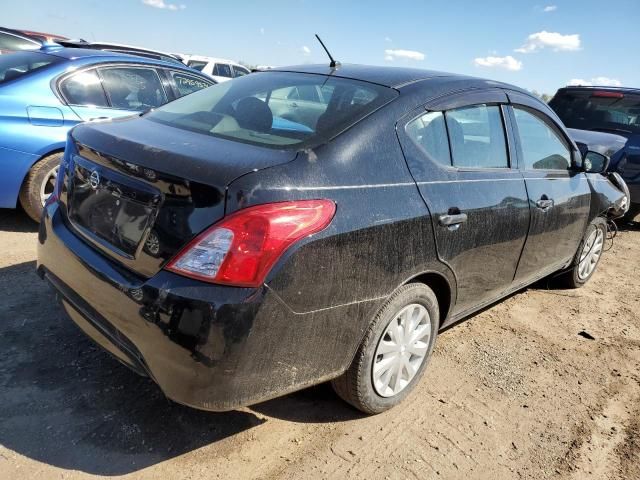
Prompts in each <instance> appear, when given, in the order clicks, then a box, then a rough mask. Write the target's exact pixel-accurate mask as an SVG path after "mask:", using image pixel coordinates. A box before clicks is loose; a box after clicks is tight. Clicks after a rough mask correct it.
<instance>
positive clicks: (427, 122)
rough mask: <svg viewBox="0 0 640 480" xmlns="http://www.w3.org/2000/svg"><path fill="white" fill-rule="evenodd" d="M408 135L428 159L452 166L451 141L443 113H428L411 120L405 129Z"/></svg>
mask: <svg viewBox="0 0 640 480" xmlns="http://www.w3.org/2000/svg"><path fill="white" fill-rule="evenodd" d="M405 130H406V132H407V135H408V136H409V138H410V139H411V140H413V142H414V143H415V144H416V145H418V147H420V148H421V149H422V150H423V151H424V153H426V155H427V157H429V158H430V159H431V160H432V161H434V162H437V163H440V164H442V165H446V166H451V153H450V151H449V139H448V138H447V127H446V126H445V121H444V115H443V114H442V112H427V113H425V114H424V115H421V116H420V117H418V118H416V119H414V120H411V121H410V122H409V123H408V124H407V126H406V127H405Z"/></svg>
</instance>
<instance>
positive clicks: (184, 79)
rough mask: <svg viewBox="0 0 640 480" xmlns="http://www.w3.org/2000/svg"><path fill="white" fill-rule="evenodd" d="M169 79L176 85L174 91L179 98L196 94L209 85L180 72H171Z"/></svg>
mask: <svg viewBox="0 0 640 480" xmlns="http://www.w3.org/2000/svg"><path fill="white" fill-rule="evenodd" d="M171 77H172V78H173V81H174V82H175V84H176V89H177V90H178V94H179V96H180V97H184V96H185V95H189V94H190V93H193V92H197V91H198V90H202V89H203V88H207V87H208V86H210V85H211V84H210V83H208V82H205V81H204V80H202V79H200V78H197V77H194V76H193V75H187V74H184V73H182V72H176V71H172V72H171Z"/></svg>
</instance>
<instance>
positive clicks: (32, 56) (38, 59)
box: [0, 51, 62, 84]
mask: <svg viewBox="0 0 640 480" xmlns="http://www.w3.org/2000/svg"><path fill="white" fill-rule="evenodd" d="M60 61H62V59H60V58H58V57H54V56H53V55H46V54H43V53H38V52H24V51H23V52H14V53H9V54H3V55H0V84H1V83H4V82H9V81H11V80H15V79H16V78H20V77H22V76H24V75H27V74H29V73H31V72H33V71H35V70H40V69H42V68H46V67H48V66H49V65H53V64H55V63H58V62H60Z"/></svg>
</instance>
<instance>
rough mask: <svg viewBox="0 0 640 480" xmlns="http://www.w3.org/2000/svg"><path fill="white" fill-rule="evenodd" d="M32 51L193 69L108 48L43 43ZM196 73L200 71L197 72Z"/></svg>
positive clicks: (69, 56) (69, 58)
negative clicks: (43, 44) (99, 48)
mask: <svg viewBox="0 0 640 480" xmlns="http://www.w3.org/2000/svg"><path fill="white" fill-rule="evenodd" d="M32 51H34V52H40V53H44V54H47V55H53V56H56V57H60V58H64V59H66V60H77V59H81V58H107V59H113V60H123V61H136V62H141V63H150V64H158V65H163V66H166V67H171V68H178V69H184V70H186V71H189V72H191V71H193V69H191V68H189V67H187V66H186V65H184V64H182V63H180V62H178V61H175V62H173V61H165V60H158V59H155V58H149V57H144V56H140V55H131V54H128V53H122V52H112V51H109V50H97V49H89V48H66V47H60V46H58V45H45V46H43V47H42V48H41V49H40V50H32ZM196 73H200V72H197V71H196Z"/></svg>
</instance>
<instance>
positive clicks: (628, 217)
mask: <svg viewBox="0 0 640 480" xmlns="http://www.w3.org/2000/svg"><path fill="white" fill-rule="evenodd" d="M639 214H640V204H637V203H632V204H631V208H629V211H628V212H627V213H626V214H625V216H624V217H622V220H623V221H624V222H633V221H635V219H636V217H637V216H638V215H639Z"/></svg>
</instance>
